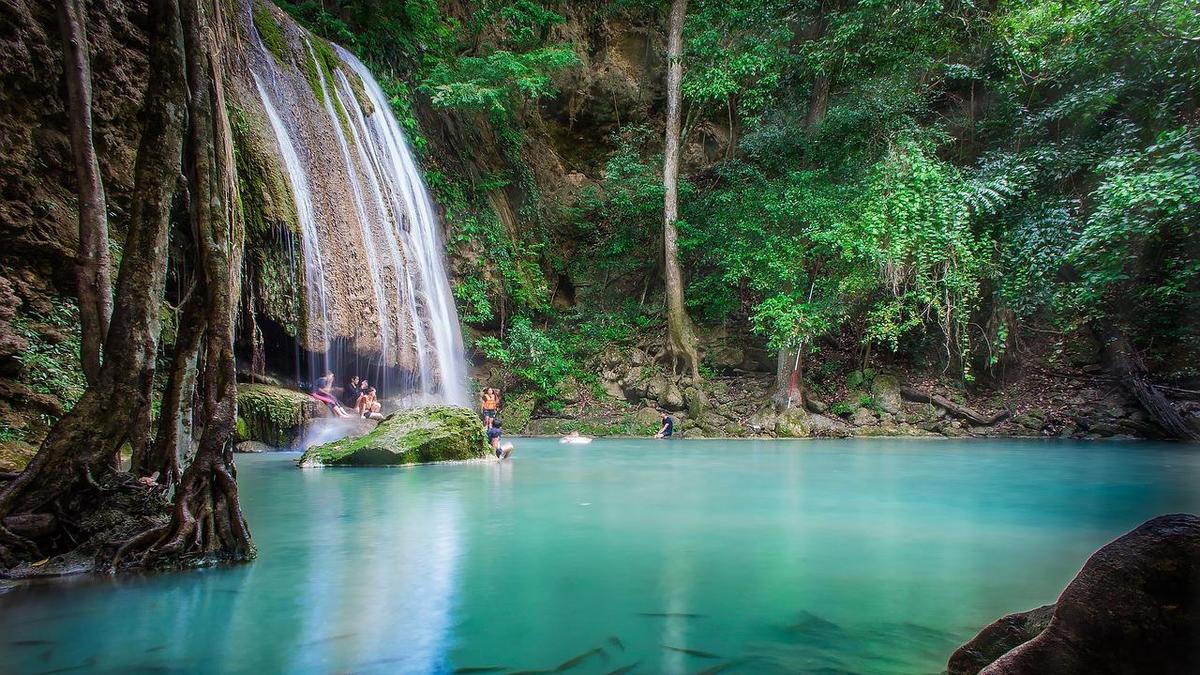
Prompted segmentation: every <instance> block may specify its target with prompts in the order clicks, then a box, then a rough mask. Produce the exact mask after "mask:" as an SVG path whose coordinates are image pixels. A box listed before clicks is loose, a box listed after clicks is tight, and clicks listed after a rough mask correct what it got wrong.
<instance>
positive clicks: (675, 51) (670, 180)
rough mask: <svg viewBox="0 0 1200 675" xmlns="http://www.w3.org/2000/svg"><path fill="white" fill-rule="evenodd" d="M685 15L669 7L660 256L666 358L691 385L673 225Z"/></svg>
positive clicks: (680, 4) (692, 345) (696, 373)
mask: <svg viewBox="0 0 1200 675" xmlns="http://www.w3.org/2000/svg"><path fill="white" fill-rule="evenodd" d="M686 14H687V0H673V1H672V3H671V18H670V33H669V35H668V38H667V133H666V151H665V156H666V157H665V161H664V164H663V188H664V190H665V192H666V194H665V198H664V202H663V253H664V261H663V267H664V272H665V274H664V277H665V278H666V290H667V344H666V347H667V354H668V355H669V357H670V358H671V361H672V363H671V367H672V369H677V368H678V367H679V366H680V365H681V364H682V366H683V368H684V369H685V372H687V373H688V374H690V375H691V378H692V381H698V380H699V379H700V369H699V368H700V358H699V355H698V354H697V348H696V334H695V332H694V331H693V330H692V320H691V318H690V317H689V316H688V314H687V308H686V307H685V306H684V303H683V274H682V273H681V272H680V269H679V245H678V243H677V239H678V232H677V231H676V229H675V221H676V220H678V219H679V155H680V148H679V145H680V138H679V125H680V109H681V107H682V100H681V99H682V98H683V92H682V90H681V86H682V83H683V61H682V57H683V20H684V16H685V15H686Z"/></svg>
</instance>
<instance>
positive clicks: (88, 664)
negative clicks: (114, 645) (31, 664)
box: [39, 656, 96, 675]
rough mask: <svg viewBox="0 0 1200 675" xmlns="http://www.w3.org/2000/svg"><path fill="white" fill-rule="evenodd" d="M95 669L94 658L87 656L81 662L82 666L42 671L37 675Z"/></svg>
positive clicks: (52, 674)
mask: <svg viewBox="0 0 1200 675" xmlns="http://www.w3.org/2000/svg"><path fill="white" fill-rule="evenodd" d="M95 667H96V657H94V656H89V657H87V658H86V659H84V660H83V665H79V666H67V667H66V668H55V669H54V670H46V671H42V672H41V673H40V674H39V675H54V674H55V673H69V672H72V671H75V670H91V669H92V668H95Z"/></svg>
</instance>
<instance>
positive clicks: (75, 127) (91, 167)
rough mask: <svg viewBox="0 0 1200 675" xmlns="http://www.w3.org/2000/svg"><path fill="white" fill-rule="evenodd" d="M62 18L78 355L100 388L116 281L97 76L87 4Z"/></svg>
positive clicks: (71, 7) (66, 0)
mask: <svg viewBox="0 0 1200 675" xmlns="http://www.w3.org/2000/svg"><path fill="white" fill-rule="evenodd" d="M58 18H59V24H60V25H61V28H62V34H63V35H62V37H63V75H64V76H65V79H66V83H67V117H68V120H69V127H70V133H71V150H72V154H73V155H74V159H75V182H76V184H77V188H78V193H79V248H78V250H77V252H76V258H75V287H76V292H77V293H78V295H79V326H80V333H81V339H80V354H79V356H80V361H81V363H82V364H83V374H84V377H85V378H86V379H87V383H88V384H96V382H98V381H99V379H100V351H101V349H103V346H104V338H105V336H106V335H107V334H108V321H109V316H110V315H111V314H112V282H111V280H110V278H109V271H108V219H107V214H106V210H107V208H106V202H105V198H104V183H103V181H102V180H101V177H100V162H99V161H98V160H97V158H96V147H95V145H94V144H93V143H92V72H91V67H90V65H89V59H88V42H87V9H86V8H85V7H84V4H83V0H59V5H58Z"/></svg>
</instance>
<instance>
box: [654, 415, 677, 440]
mask: <svg viewBox="0 0 1200 675" xmlns="http://www.w3.org/2000/svg"><path fill="white" fill-rule="evenodd" d="M658 414H659V415H660V416H661V417H662V428H661V429H659V430H658V433H657V434H654V437H655V438H670V437H671V434H673V433H675V419H674V418H672V417H671V416H670V415H668V414H667V411H665V410H660V411H659V412H658Z"/></svg>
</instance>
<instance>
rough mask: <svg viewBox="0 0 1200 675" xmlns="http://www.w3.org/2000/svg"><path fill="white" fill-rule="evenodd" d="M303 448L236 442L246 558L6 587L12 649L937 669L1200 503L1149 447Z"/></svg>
mask: <svg viewBox="0 0 1200 675" xmlns="http://www.w3.org/2000/svg"><path fill="white" fill-rule="evenodd" d="M294 459H295V455H294V454H283V453H276V454H266V455H257V456H240V457H239V458H238V466H239V471H240V476H239V482H240V484H241V486H242V487H241V492H242V496H243V497H242V498H243V505H244V507H245V510H246V513H247V516H248V518H249V520H250V524H251V527H252V529H253V531H254V535H255V540H256V542H257V544H258V547H259V552H260V557H259V560H258V561H257V562H255V563H254V564H251V565H247V566H242V567H237V568H232V569H219V570H204V571H199V572H193V573H187V574H176V575H165V576H157V577H148V578H136V579H130V578H120V579H111V580H108V579H105V580H99V581H96V580H91V581H83V582H73V583H70V584H60V585H51V586H43V587H38V588H32V589H20V590H16V591H12V592H9V593H7V594H4V595H0V671H4V672H16V673H36V672H45V671H55V670H58V669H63V668H74V667H80V668H79V671H80V672H82V671H92V672H106V671H107V672H123V673H124V672H138V671H155V672H243V673H268V672H296V673H332V672H379V673H392V672H414V673H416V672H442V673H449V672H454V671H455V670H456V669H472V668H474V669H482V668H490V667H497V668H498V667H501V666H504V667H506V668H507V669H510V670H523V669H552V668H555V667H557V666H559V665H560V664H566V665H571V666H572V667H571V669H570V671H571V672H572V673H581V674H582V673H607V672H610V671H613V670H617V669H619V668H621V667H623V666H626V665H629V664H633V663H637V664H638V666H637V668H636V669H634V670H633V671H632V672H645V673H654V672H669V673H675V672H681V673H682V672H692V673H694V672H700V671H703V670H705V669H708V668H712V667H714V666H720V665H722V664H727V663H728V664H730V667H729V668H727V669H725V670H723V671H722V672H744V673H772V672H789V673H790V672H818V673H843V672H845V673H936V672H941V671H942V670H943V669H944V667H945V663H946V658H947V657H948V656H949V654H950V652H951V651H952V650H953V649H954V648H955V647H956V646H957V645H958V644H959V643H961V642H963V641H964V640H966V639H968V638H970V637H971V636H972V635H973V634H974V633H975V632H976V631H977V630H978V629H979V628H980V627H981V626H983V625H984V624H986V623H988V622H990V621H992V620H993V619H995V618H997V617H999V616H1000V615H1002V614H1005V613H1007V612H1011V611H1016V610H1023V609H1028V608H1031V607H1034V606H1037V605H1040V604H1044V603H1047V602H1051V601H1053V600H1054V598H1055V597H1056V596H1057V594H1058V592H1059V591H1060V590H1061V589H1062V587H1063V586H1064V585H1065V584H1066V583H1067V582H1068V581H1069V580H1070V578H1071V577H1072V576H1073V575H1074V573H1075V572H1076V571H1077V570H1078V568H1079V566H1080V565H1081V564H1082V563H1083V561H1084V560H1085V559H1086V557H1087V556H1088V555H1089V554H1090V553H1091V552H1092V551H1093V550H1095V549H1096V548H1098V547H1099V546H1101V545H1103V544H1104V543H1106V542H1107V541H1109V540H1111V539H1112V538H1114V537H1116V536H1118V535H1120V534H1121V533H1123V532H1125V531H1126V530H1128V529H1130V528H1132V527H1134V526H1135V525H1137V524H1139V523H1140V522H1142V521H1143V520H1145V519H1147V518H1149V517H1151V516H1155V515H1159V514H1162V513H1168V512H1179V511H1190V512H1197V511H1200V508H1198V506H1200V490H1198V489H1197V488H1200V454H1197V453H1196V452H1194V451H1193V450H1190V449H1186V448H1183V447H1181V446H1171V445H1160V444H1149V443H1091V444H1085V443H1074V442H1051V441H1047V442H1029V441H1007V440H1006V441H980V440H976V441H967V442H960V441H936V442H924V441H890V440H869V441H818V442H805V441H793V442H782V441H781V442H765V441H764V442H748V441H747V442H729V441H663V442H655V441H617V440H613V441H607V440H599V441H596V442H595V443H592V444H591V445H587V446H568V445H560V444H558V443H556V442H554V441H546V440H520V441H518V450H517V454H516V456H515V457H514V459H513V460H512V461H511V462H508V463H505V464H497V463H486V464H484V463H481V464H468V465H443V466H429V467H415V468H410V469H325V470H305V471H301V470H299V469H296V468H295V467H294V466H293V461H294ZM671 648H674V649H671ZM596 650H599V651H596ZM581 656H582V657H583V658H581V659H579V660H576V661H574V664H568V663H567V662H569V661H573V660H575V659H576V658H577V657H581ZM477 672H478V671H477ZM495 672H500V671H499V670H497V671H495Z"/></svg>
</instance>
